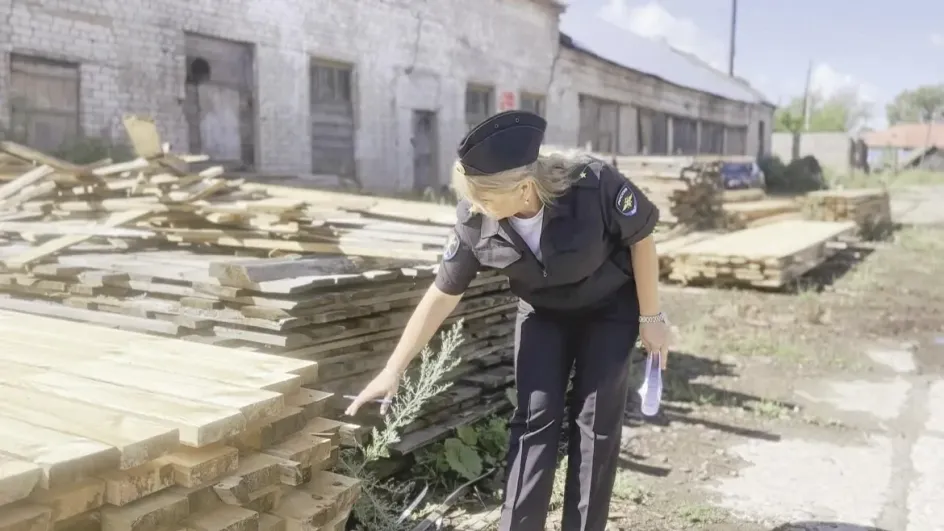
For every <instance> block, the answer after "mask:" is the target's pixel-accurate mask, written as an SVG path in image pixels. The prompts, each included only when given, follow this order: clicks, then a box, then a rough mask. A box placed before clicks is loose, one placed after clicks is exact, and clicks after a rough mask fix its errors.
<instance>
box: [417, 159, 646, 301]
mask: <svg viewBox="0 0 944 531" xmlns="http://www.w3.org/2000/svg"><path fill="white" fill-rule="evenodd" d="M575 171H577V172H579V173H580V175H579V179H577V180H576V181H575V182H574V184H573V186H572V187H571V188H570V190H568V191H567V192H566V193H564V194H563V195H562V196H560V197H558V198H557V199H556V200H555V201H554V202H553V203H552V204H550V205H547V206H546V209H545V213H544V226H543V229H542V234H541V243H540V249H541V254H542V255H543V261H541V260H538V259H537V258H536V257H535V256H534V253H532V252H531V251H530V249H528V246H527V244H526V243H525V242H524V241H523V240H522V239H521V237H520V236H519V235H517V234H516V233H515V232H514V229H513V228H512V227H511V224H510V223H508V221H507V220H494V219H491V218H488V217H486V216H483V215H481V214H472V213H471V212H470V211H469V204H468V203H467V202H465V201H462V202H460V203H459V205H458V206H457V207H456V214H457V219H458V221H457V222H456V225H455V227H454V228H453V230H452V232H451V233H450V235H449V239H448V241H447V244H446V245H445V247H444V250H443V257H442V261H441V263H440V265H439V269H438V271H437V276H436V286H437V287H438V288H439V289H440V290H442V291H443V292H444V293H448V294H452V295H459V294H461V293H462V292H464V291H465V290H466V288H468V286H469V284H470V283H471V282H472V279H474V278H475V276H476V274H477V273H478V272H479V271H480V270H482V269H495V270H498V271H500V272H501V273H503V274H505V275H507V276H508V278H509V280H510V284H511V289H512V291H513V292H514V293H515V294H516V295H518V296H519V297H521V298H522V299H523V300H525V301H526V302H528V303H530V304H532V305H534V306H535V307H548V308H559V309H568V308H580V307H583V306H586V305H588V304H592V303H593V302H594V301H595V300H599V299H601V298H602V297H604V296H606V295H608V294H610V293H612V292H613V291H615V290H616V289H618V288H619V287H620V286H622V285H623V284H625V283H626V282H628V281H629V280H630V279H631V278H632V266H631V262H630V259H629V257H630V247H631V246H632V245H634V244H636V243H637V242H639V241H641V240H643V239H644V238H646V237H647V236H649V235H650V234H651V233H652V231H653V229H654V228H655V225H656V223H657V222H658V220H659V210H658V208H657V207H656V206H655V205H654V204H653V203H652V202H651V201H650V200H649V199H648V198H647V197H646V195H645V194H644V193H643V192H642V190H640V189H639V188H638V187H637V186H636V185H634V184H633V183H632V182H630V181H629V180H628V179H626V178H625V177H623V176H622V175H621V174H620V173H619V172H618V171H616V170H615V169H614V168H612V167H611V166H609V165H607V164H605V163H603V162H601V161H593V162H591V163H589V164H586V165H582V166H580V167H578V168H577V169H576V170H575Z"/></svg>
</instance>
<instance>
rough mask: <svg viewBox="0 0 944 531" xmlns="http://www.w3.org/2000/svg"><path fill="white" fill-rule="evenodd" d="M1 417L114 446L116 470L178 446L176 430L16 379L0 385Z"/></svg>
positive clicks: (147, 459) (137, 464) (160, 454)
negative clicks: (116, 452)
mask: <svg viewBox="0 0 944 531" xmlns="http://www.w3.org/2000/svg"><path fill="white" fill-rule="evenodd" d="M5 348H9V347H5ZM7 353H9V351H7ZM0 417H7V418H14V419H18V420H21V421H23V422H28V423H30V424H32V425H34V426H40V427H44V428H49V429H52V430H57V431H66V432H69V433H74V434H75V435H78V436H81V437H85V438H87V439H91V440H95V441H99V442H102V443H105V444H108V445H111V446H114V447H115V448H117V450H118V451H119V453H120V454H121V458H120V462H119V468H122V469H127V468H131V467H136V466H139V465H142V464H144V463H146V462H148V461H150V460H152V459H155V458H157V457H160V456H162V455H164V454H166V453H167V452H170V451H171V450H173V449H175V448H176V447H177V446H178V444H179V442H178V431H177V429H176V428H173V427H170V426H167V425H161V424H159V423H157V422H154V421H152V420H148V419H145V418H140V417H137V416H135V415H128V414H123V413H121V412H118V411H114V410H110V409H107V408H102V407H97V406H90V405H87V404H83V403H82V402H77V401H75V400H69V399H66V398H60V397H57V396H55V395H50V394H47V393H43V392H39V391H37V390H35V389H33V388H31V387H30V384H29V381H28V380H26V379H21V380H18V381H17V382H16V383H15V384H14V385H13V386H10V385H0ZM2 468H3V467H2V466H0V469H2Z"/></svg>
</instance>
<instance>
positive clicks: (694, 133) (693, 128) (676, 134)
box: [672, 116, 698, 155]
mask: <svg viewBox="0 0 944 531" xmlns="http://www.w3.org/2000/svg"><path fill="white" fill-rule="evenodd" d="M672 153H674V154H676V155H695V154H697V153H698V122H696V121H695V120H690V119H688V118H679V117H678V116H673V117H672Z"/></svg>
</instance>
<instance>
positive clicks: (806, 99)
mask: <svg viewBox="0 0 944 531" xmlns="http://www.w3.org/2000/svg"><path fill="white" fill-rule="evenodd" d="M812 84H813V60H812V59H810V64H809V66H807V67H806V84H805V85H804V86H803V130H804V131H809V130H810V117H811V116H812V114H813V101H812V99H813V93H812Z"/></svg>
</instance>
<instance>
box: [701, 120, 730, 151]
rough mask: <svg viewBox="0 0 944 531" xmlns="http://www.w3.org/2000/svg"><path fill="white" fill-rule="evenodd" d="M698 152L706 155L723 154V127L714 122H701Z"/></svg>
mask: <svg viewBox="0 0 944 531" xmlns="http://www.w3.org/2000/svg"><path fill="white" fill-rule="evenodd" d="M698 151H699V152H700V153H705V154H708V155H721V154H723V153H724V126H723V125H721V124H717V123H714V122H702V123H701V138H700V140H699V143H698Z"/></svg>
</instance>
